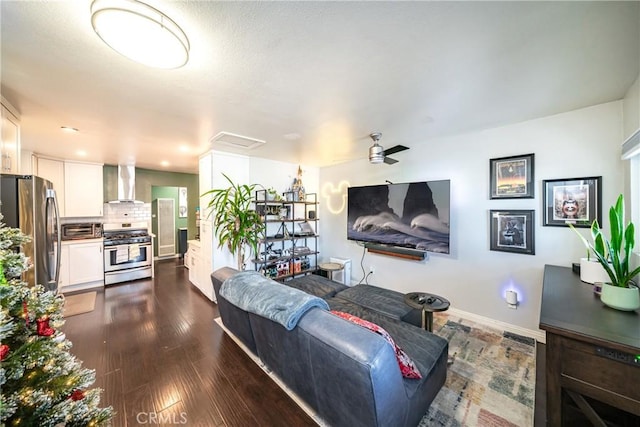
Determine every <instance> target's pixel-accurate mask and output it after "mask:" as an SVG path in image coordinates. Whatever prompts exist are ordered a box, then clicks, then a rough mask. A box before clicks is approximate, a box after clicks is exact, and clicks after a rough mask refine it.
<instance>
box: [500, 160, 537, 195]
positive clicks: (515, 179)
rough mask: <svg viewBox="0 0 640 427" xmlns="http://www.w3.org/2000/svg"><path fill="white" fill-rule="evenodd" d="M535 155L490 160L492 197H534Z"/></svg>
mask: <svg viewBox="0 0 640 427" xmlns="http://www.w3.org/2000/svg"><path fill="white" fill-rule="evenodd" d="M534 157H535V155H534V154H533V153H531V154H522V155H520V156H511V157H500V158H497V159H490V160H489V175H490V181H491V182H490V185H491V194H490V198H491V199H533V197H534V190H535V189H534V187H535V185H534V181H535V178H534V173H533V166H534Z"/></svg>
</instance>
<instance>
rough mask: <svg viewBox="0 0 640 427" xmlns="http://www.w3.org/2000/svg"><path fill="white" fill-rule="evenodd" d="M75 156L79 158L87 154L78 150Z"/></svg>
mask: <svg viewBox="0 0 640 427" xmlns="http://www.w3.org/2000/svg"><path fill="white" fill-rule="evenodd" d="M76 154H77V155H78V156H80V157H85V156H86V155H87V152H86V151H84V150H78V151H76Z"/></svg>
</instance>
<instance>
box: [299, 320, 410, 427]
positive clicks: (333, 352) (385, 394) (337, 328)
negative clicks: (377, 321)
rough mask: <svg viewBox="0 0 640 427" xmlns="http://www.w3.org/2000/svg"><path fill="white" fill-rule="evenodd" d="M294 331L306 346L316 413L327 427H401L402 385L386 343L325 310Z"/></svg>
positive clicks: (403, 414) (403, 411)
mask: <svg viewBox="0 0 640 427" xmlns="http://www.w3.org/2000/svg"><path fill="white" fill-rule="evenodd" d="M298 329H300V330H301V331H300V332H302V333H304V334H305V335H306V336H307V337H308V340H309V359H310V360H309V362H310V366H311V375H312V376H313V381H314V384H315V389H316V399H317V405H318V408H317V409H318V412H319V413H320V414H321V416H322V417H323V419H324V420H325V421H326V422H328V423H329V424H330V425H332V426H403V425H405V422H406V420H405V417H406V415H407V411H408V400H407V392H406V389H405V386H404V381H405V380H404V379H403V378H402V374H401V372H400V368H399V367H398V362H397V360H396V357H395V353H394V351H393V349H392V348H391V346H390V345H389V344H388V343H387V342H386V341H385V339H384V338H382V337H381V336H380V335H378V334H376V333H374V332H371V331H369V330H367V329H365V328H362V327H361V326H358V325H355V324H353V323H350V322H348V321H346V320H344V319H341V318H339V317H337V316H334V315H332V314H331V313H329V312H327V311H323V310H311V311H309V312H308V313H307V314H306V315H305V316H304V317H303V318H302V320H301V321H300V323H299V324H298ZM328 361H330V362H329V363H328ZM337 378H340V379H341V380H340V381H336V379H337Z"/></svg>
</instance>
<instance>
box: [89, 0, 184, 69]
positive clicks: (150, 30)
mask: <svg viewBox="0 0 640 427" xmlns="http://www.w3.org/2000/svg"><path fill="white" fill-rule="evenodd" d="M91 25H93V29H94V31H95V32H96V34H98V36H99V37H100V38H101V39H102V40H103V41H104V42H105V43H106V44H107V45H109V47H111V48H112V49H113V50H115V51H116V52H118V53H120V54H121V55H123V56H126V57H127V58H129V59H132V60H134V61H136V62H139V63H141V64H144V65H147V66H149V67H154V68H166V69H170V68H179V67H182V66H183V65H184V64H186V63H187V61H188V60H189V39H187V35H186V34H185V33H184V31H182V28H180V27H179V26H178V24H176V23H175V22H174V21H173V20H172V19H171V18H169V17H168V16H167V15H165V14H164V13H162V12H160V11H159V10H157V9H155V8H153V7H151V6H149V5H147V4H145V3H142V2H139V1H136V0H94V1H93V3H91Z"/></svg>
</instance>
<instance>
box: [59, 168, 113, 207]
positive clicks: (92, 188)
mask: <svg viewBox="0 0 640 427" xmlns="http://www.w3.org/2000/svg"><path fill="white" fill-rule="evenodd" d="M102 169H103V168H102V164H98V163H80V162H69V161H65V162H64V198H65V200H64V207H65V215H64V216H66V217H83V216H91V217H99V216H102V208H103V201H104V187H103V184H102V180H103V170H102Z"/></svg>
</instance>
